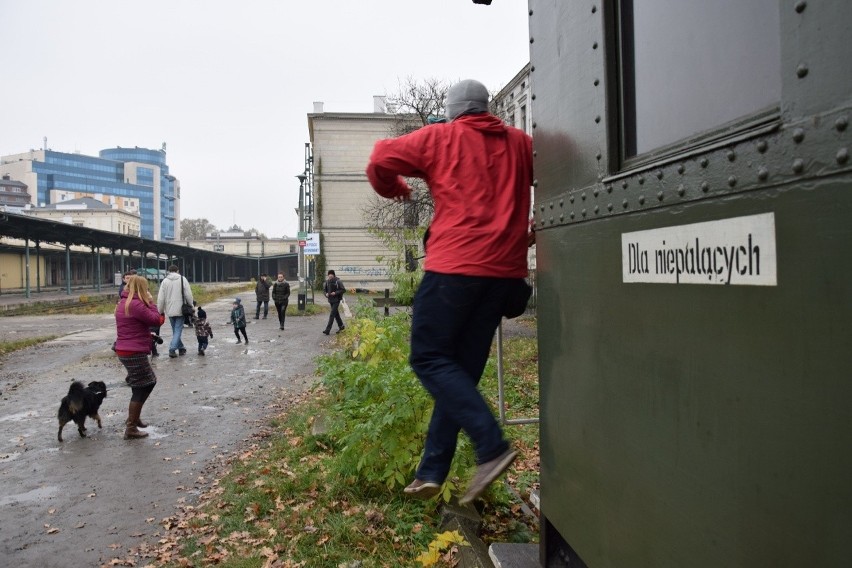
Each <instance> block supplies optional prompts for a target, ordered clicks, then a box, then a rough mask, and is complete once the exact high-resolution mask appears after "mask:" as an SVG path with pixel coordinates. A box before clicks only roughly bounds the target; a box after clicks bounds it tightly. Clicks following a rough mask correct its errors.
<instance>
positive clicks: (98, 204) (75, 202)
mask: <svg viewBox="0 0 852 568" xmlns="http://www.w3.org/2000/svg"><path fill="white" fill-rule="evenodd" d="M69 205H70V206H71V207H68V206H69ZM81 206H83V207H81ZM65 208H68V209H112V207H111V206H109V205H107V204H106V203H104V202H102V201H98V200H97V199H94V198H92V197H81V198H79V199H68V200H67V201H60V202H59V203H50V204H48V205H45V206H44V207H43V208H42V209H60V210H61V209H65Z"/></svg>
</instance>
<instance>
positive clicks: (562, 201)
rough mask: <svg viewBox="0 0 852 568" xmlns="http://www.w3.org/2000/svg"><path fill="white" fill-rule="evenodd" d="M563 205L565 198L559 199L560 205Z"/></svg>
mask: <svg viewBox="0 0 852 568" xmlns="http://www.w3.org/2000/svg"><path fill="white" fill-rule="evenodd" d="M563 205H565V200H564V199H560V200H559V207H562V206H563Z"/></svg>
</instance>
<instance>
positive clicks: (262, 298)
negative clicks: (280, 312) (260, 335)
mask: <svg viewBox="0 0 852 568" xmlns="http://www.w3.org/2000/svg"><path fill="white" fill-rule="evenodd" d="M271 287H272V283H271V282H270V281H269V276H268V275H266V274H261V275H260V280H258V281H257V285H256V286H255V287H254V294H255V296H257V311H256V312H255V313H254V319H260V306H261V304H263V319H266V316H267V315H268V314H269V289H270V288H271Z"/></svg>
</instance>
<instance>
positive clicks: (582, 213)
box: [580, 208, 586, 217]
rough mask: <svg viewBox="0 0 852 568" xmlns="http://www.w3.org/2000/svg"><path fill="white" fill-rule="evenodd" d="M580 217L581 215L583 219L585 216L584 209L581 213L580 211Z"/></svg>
mask: <svg viewBox="0 0 852 568" xmlns="http://www.w3.org/2000/svg"><path fill="white" fill-rule="evenodd" d="M580 215H582V216H583V217H585V216H586V209H585V208H584V209H583V210H582V211H580Z"/></svg>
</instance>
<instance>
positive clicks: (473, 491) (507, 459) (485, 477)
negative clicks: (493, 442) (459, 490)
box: [459, 448, 518, 505]
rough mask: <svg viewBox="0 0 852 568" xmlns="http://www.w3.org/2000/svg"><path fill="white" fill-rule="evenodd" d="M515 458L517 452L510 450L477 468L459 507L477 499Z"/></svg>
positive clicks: (460, 500)
mask: <svg viewBox="0 0 852 568" xmlns="http://www.w3.org/2000/svg"><path fill="white" fill-rule="evenodd" d="M516 457H518V452H516V451H514V450H513V449H511V448H510V449H508V450H506V451H505V452H503V453H502V454H501V455H500V456H498V457H496V458H494V459H493V460H491V461H487V462H485V463H483V464H480V465H479V466H477V468H476V475H474V476H473V480H472V481H471V482H470V487H468V488H467V493H465V494H464V497H462V498H461V499H459V505H466V504H468V503H470V502H471V501H473V500H474V499H476V498H477V497H479V496H480V495H481V494H482V492H483V491H485V490H486V489H487V488H488V486H489V485H491V482H492V481H494V480H495V479H497V478H498V477H500V475H502V474H503V472H504V471H506V469H508V467H509V466H510V465H512V462H513V461H515V458H516Z"/></svg>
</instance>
